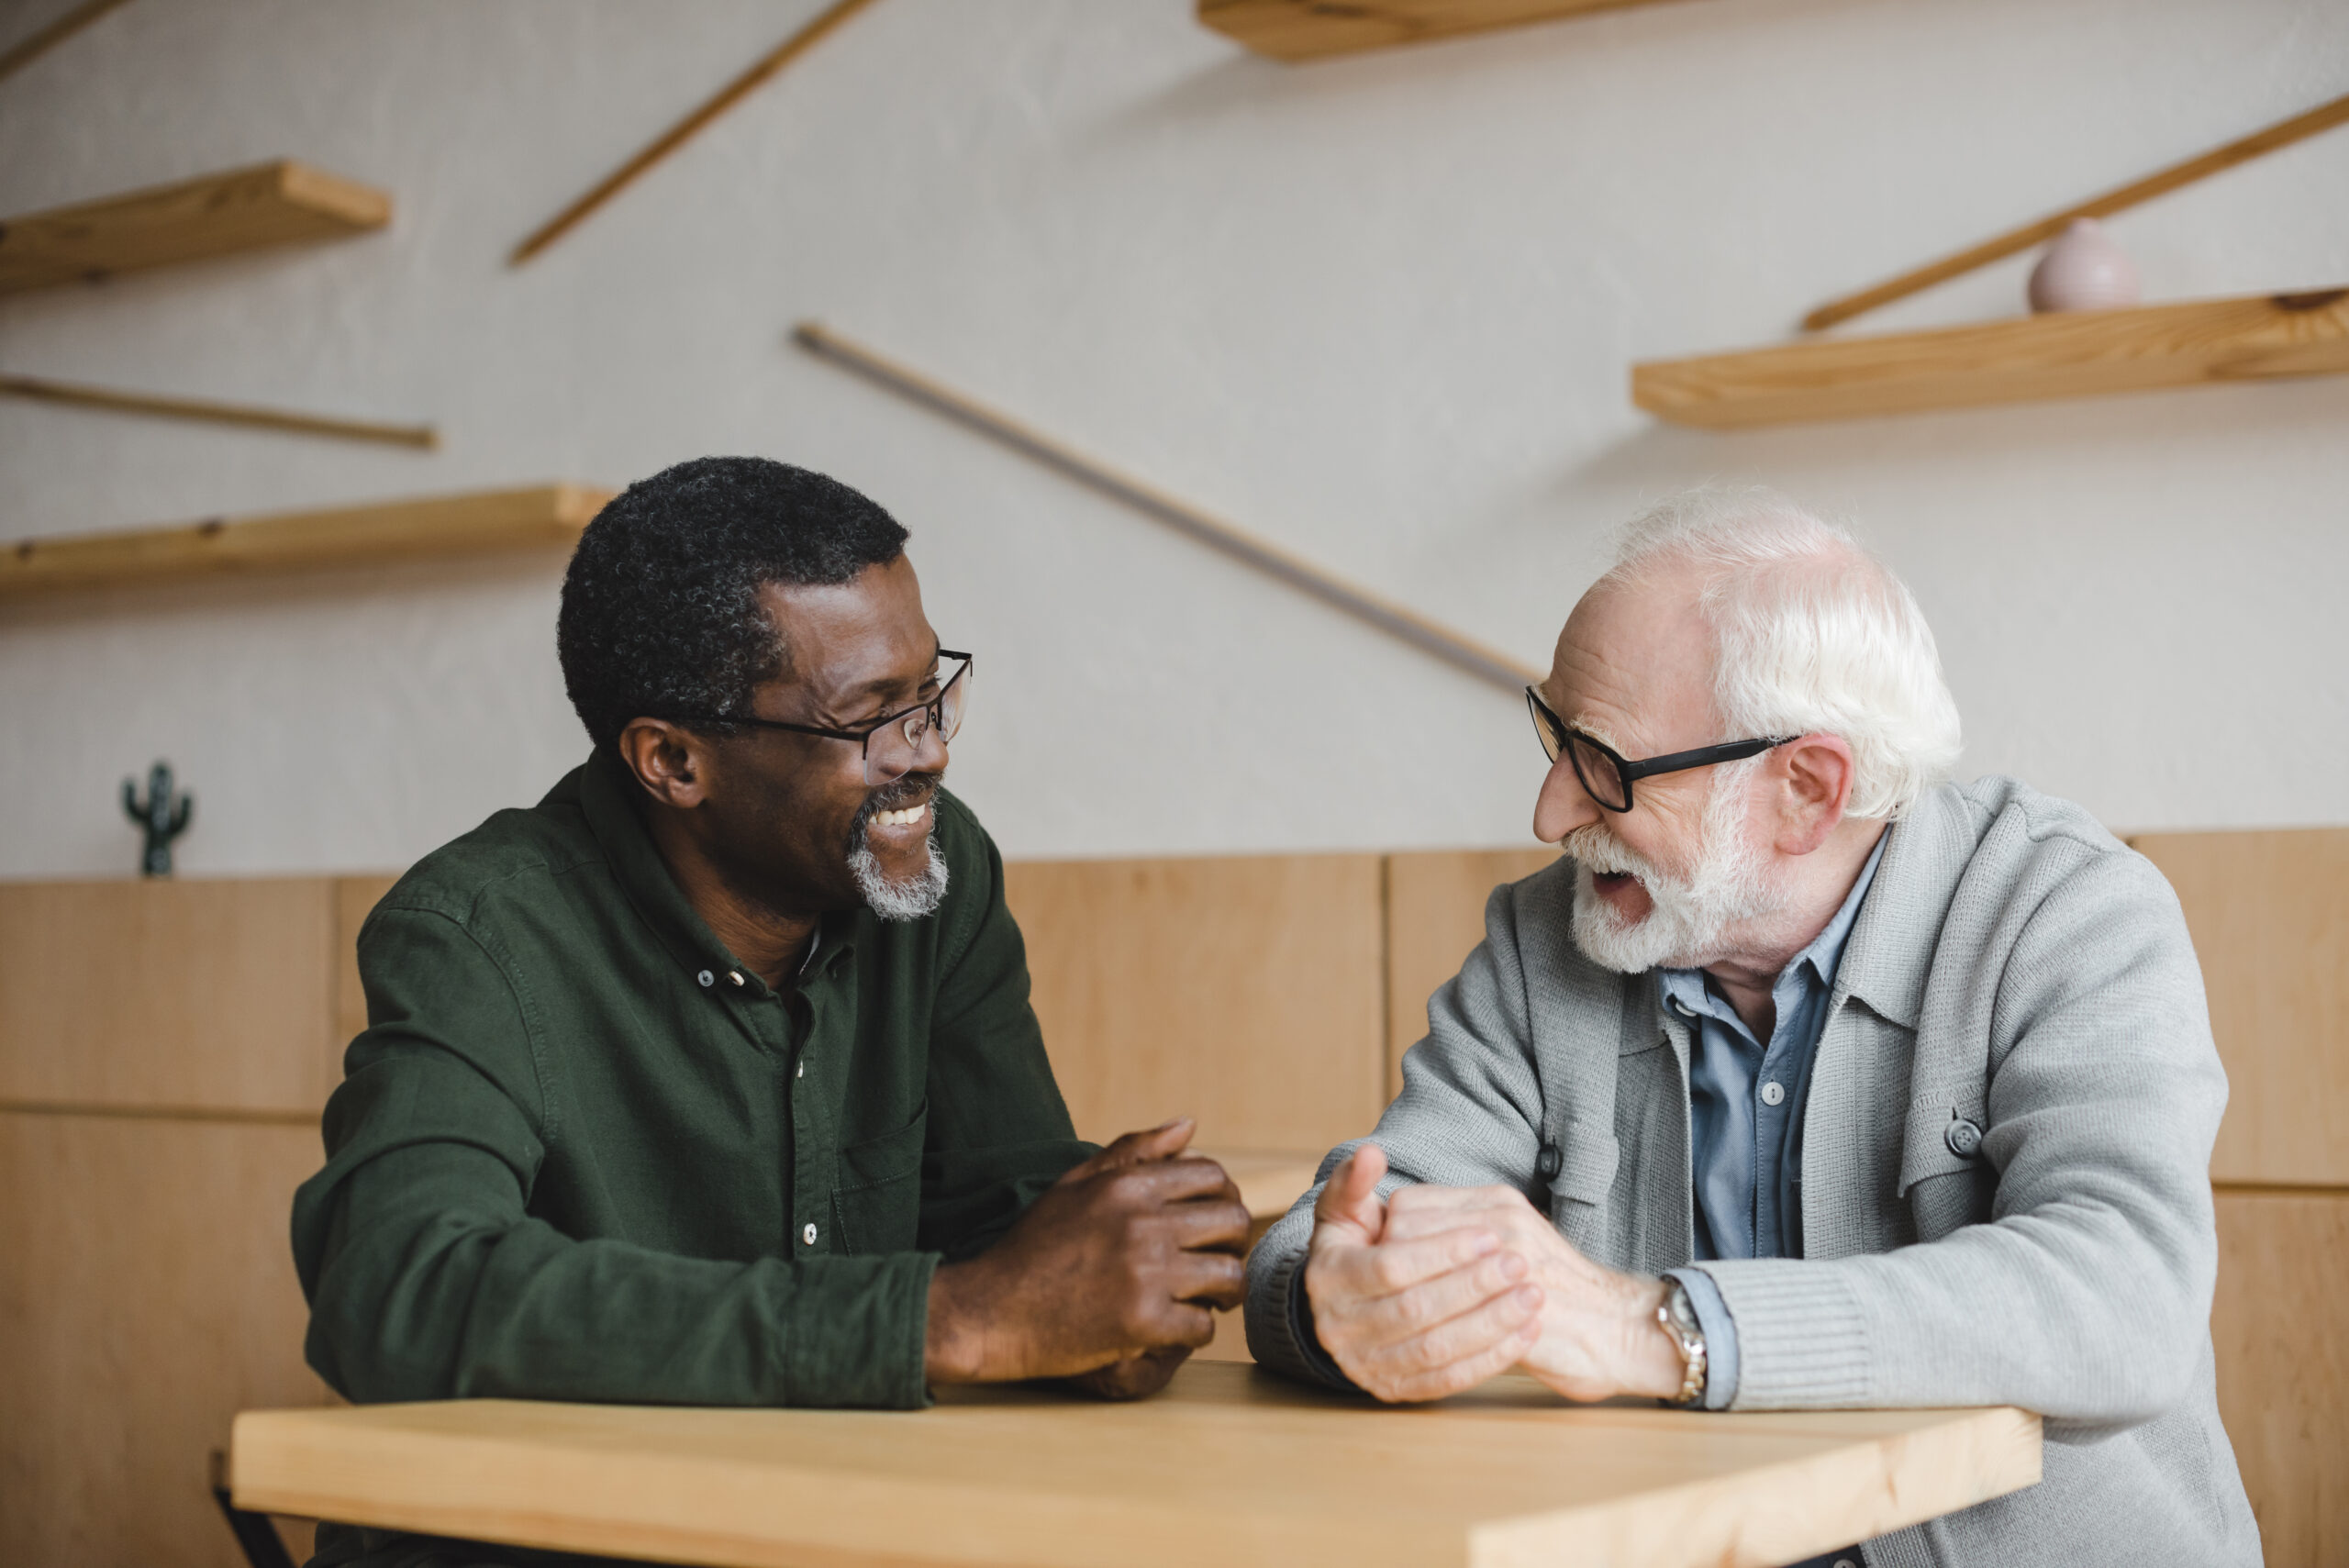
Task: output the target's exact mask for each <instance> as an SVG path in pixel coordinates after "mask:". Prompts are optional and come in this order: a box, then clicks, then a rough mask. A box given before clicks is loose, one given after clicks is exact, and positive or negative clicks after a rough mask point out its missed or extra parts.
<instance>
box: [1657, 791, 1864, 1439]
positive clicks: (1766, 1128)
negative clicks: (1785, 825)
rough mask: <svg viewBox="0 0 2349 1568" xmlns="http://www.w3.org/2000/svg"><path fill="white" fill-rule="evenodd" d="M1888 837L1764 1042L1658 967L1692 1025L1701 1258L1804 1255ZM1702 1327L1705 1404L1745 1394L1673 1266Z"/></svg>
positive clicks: (1702, 1307) (1779, 996)
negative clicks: (1824, 1090) (1843, 975)
mask: <svg viewBox="0 0 2349 1568" xmlns="http://www.w3.org/2000/svg"><path fill="white" fill-rule="evenodd" d="M1891 837H1892V835H1891V834H1890V833H1888V832H1887V833H1886V834H1884V835H1883V836H1882V837H1880V838H1878V839H1877V840H1876V848H1875V849H1874V850H1873V851H1870V852H1869V854H1868V858H1867V863H1866V864H1865V865H1863V866H1862V867H1861V868H1860V874H1859V875H1858V877H1856V878H1855V879H1854V881H1853V883H1852V891H1851V892H1850V893H1848V894H1846V895H1844V897H1843V903H1842V907H1841V908H1839V909H1837V910H1836V911H1835V914H1834V917H1833V918H1831V919H1830V920H1829V921H1828V922H1827V924H1826V926H1825V927H1824V928H1823V929H1821V930H1820V933H1819V935H1818V936H1816V937H1814V938H1812V939H1811V941H1810V945H1809V947H1806V948H1804V949H1803V950H1802V951H1800V952H1798V953H1797V954H1796V955H1795V956H1794V959H1793V962H1789V963H1788V964H1787V967H1786V968H1785V969H1783V970H1781V971H1779V973H1778V978H1777V981H1776V984H1773V985H1772V986H1771V988H1770V997H1771V1000H1772V1001H1773V1002H1775V1003H1776V1007H1777V1020H1776V1025H1775V1026H1774V1027H1773V1028H1772V1029H1771V1031H1770V1041H1769V1044H1768V1045H1767V1046H1765V1045H1764V1044H1763V1043H1762V1042H1761V1041H1759V1040H1755V1039H1754V1038H1753V1030H1752V1029H1747V1028H1746V1027H1745V1020H1744V1019H1742V1018H1739V1017H1738V1016H1737V1009H1736V1008H1734V1007H1732V1006H1730V1004H1729V1001H1728V999H1727V998H1726V997H1724V996H1722V995H1720V993H1719V992H1717V991H1716V990H1714V988H1713V987H1712V985H1711V984H1709V981H1708V980H1707V978H1706V975H1705V972H1704V971H1703V970H1701V969H1666V970H1663V971H1660V972H1659V973H1658V979H1659V980H1660V981H1661V982H1662V984H1663V992H1664V1006H1666V1007H1667V1008H1669V1009H1671V1011H1672V1012H1673V1014H1674V1015H1675V1017H1677V1018H1680V1019H1681V1020H1682V1021H1683V1022H1684V1023H1686V1024H1687V1026H1688V1030H1689V1039H1688V1125H1689V1137H1690V1141H1691V1144H1692V1146H1693V1147H1692V1148H1691V1151H1690V1152H1691V1155H1692V1161H1691V1163H1692V1165H1693V1167H1694V1173H1695V1180H1696V1200H1697V1261H1698V1262H1710V1261H1712V1260H1715V1259H1720V1258H1798V1257H1800V1256H1802V1117H1803V1105H1804V1102H1805V1100H1806V1099H1807V1098H1808V1097H1809V1090H1810V1063H1811V1059H1812V1057H1813V1056H1814V1055H1816V1054H1817V1052H1818V1050H1819V1037H1820V1033H1821V1032H1822V1031H1823V1030H1824V1029H1826V1027H1827V1009H1828V1003H1829V1000H1830V998H1831V996H1832V995H1833V993H1834V990H1835V971H1836V968H1837V966H1838V965H1839V964H1841V963H1842V959H1843V944H1844V943H1845V942H1846V941H1847V940H1850V938H1851V935H1852V926H1853V924H1854V922H1855V921H1856V920H1857V919H1858V918H1859V915H1860V905H1861V903H1862V902H1863V901H1864V900H1865V898H1866V897H1867V892H1868V885H1869V884H1871V883H1873V882H1874V881H1875V880H1876V862H1878V861H1880V860H1882V859H1883V858H1884V846H1885V845H1886V843H1887V842H1888V841H1889V840H1890V839H1891ZM1671 1277H1673V1278H1675V1279H1677V1280H1679V1281H1680V1282H1681V1284H1683V1285H1685V1286H1686V1287H1687V1291H1688V1296H1689V1303H1690V1305H1691V1306H1693V1307H1695V1308H1696V1309H1697V1317H1698V1322H1699V1323H1700V1324H1701V1325H1702V1326H1703V1328H1704V1331H1705V1348H1706V1355H1707V1362H1708V1375H1707V1382H1706V1388H1705V1404H1706V1407H1708V1408H1709V1409H1715V1410H1718V1409H1720V1408H1722V1407H1725V1406H1727V1405H1728V1403H1729V1402H1730V1400H1731V1397H1732V1396H1735V1394H1736V1392H1737V1326H1736V1324H1735V1322H1734V1321H1733V1320H1732V1319H1731V1317H1730V1315H1729V1310H1728V1307H1726V1305H1725V1304H1724V1303H1723V1302H1722V1300H1721V1296H1720V1290H1719V1289H1718V1288H1716V1287H1715V1286H1714V1284H1713V1282H1712V1280H1711V1278H1710V1277H1709V1276H1708V1275H1707V1274H1705V1273H1703V1271H1701V1270H1698V1269H1689V1270H1686V1271H1681V1270H1675V1271H1673V1273H1672V1276H1671Z"/></svg>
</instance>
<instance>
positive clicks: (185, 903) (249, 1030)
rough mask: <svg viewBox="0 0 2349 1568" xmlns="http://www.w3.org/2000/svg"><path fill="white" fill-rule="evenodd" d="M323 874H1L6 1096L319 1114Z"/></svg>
mask: <svg viewBox="0 0 2349 1568" xmlns="http://www.w3.org/2000/svg"><path fill="white" fill-rule="evenodd" d="M334 941H335V922H334V898H333V884H331V883H330V882H328V880H327V879H325V878H318V877H288V878H272V879H266V880H236V881H228V880H222V881H186V882H182V881H153V882H132V881H123V882H85V883H20V884H0V1105H22V1104H26V1103H28V1102H29V1103H41V1104H62V1105H88V1106H109V1107H113V1108H117V1109H144V1110H150V1111H151V1110H193V1111H208V1112H226V1113H238V1114H257V1115H261V1116H264V1117H268V1116H274V1117H276V1118H281V1119H288V1120H296V1121H298V1120H304V1119H306V1118H313V1117H315V1116H316V1115H317V1109H318V1107H319V1106H321V1105H323V1104H324V1103H325V1100H326V1095H327V1091H328V1088H329V1087H330V1086H331V1083H332V1080H331V1079H330V1078H329V1076H328V1074H329V1072H330V1071H331V1070H332V1063H331V1060H330V1058H329V1056H328V1052H327V1051H325V1050H324V1049H322V1048H323V1046H324V1044H325V1040H326V1034H327V1030H328V1027H329V1019H330V1017H331V1013H332V1006H331V1002H330V997H331V994H332V985H333V976H334V973H335V957H334Z"/></svg>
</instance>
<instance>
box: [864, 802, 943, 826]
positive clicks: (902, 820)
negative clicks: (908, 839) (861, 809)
mask: <svg viewBox="0 0 2349 1568" xmlns="http://www.w3.org/2000/svg"><path fill="white" fill-rule="evenodd" d="M929 815H930V802H928V801H926V800H918V801H916V802H914V803H913V804H912V805H911V806H900V807H899V808H898V809H896V810H895V811H876V812H874V814H873V818H872V820H873V825H874V827H876V828H910V827H912V826H913V825H914V824H915V823H917V822H919V821H920V820H921V819H922V818H924V817H928V816H929Z"/></svg>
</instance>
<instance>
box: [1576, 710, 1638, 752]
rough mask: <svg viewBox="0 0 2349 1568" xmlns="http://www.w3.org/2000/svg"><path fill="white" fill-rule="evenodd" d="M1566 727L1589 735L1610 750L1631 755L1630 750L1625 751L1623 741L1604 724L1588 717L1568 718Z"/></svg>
mask: <svg viewBox="0 0 2349 1568" xmlns="http://www.w3.org/2000/svg"><path fill="white" fill-rule="evenodd" d="M1566 728H1568V729H1571V730H1574V731H1575V732H1576V733H1578V734H1582V735H1587V736H1589V737H1590V738H1591V739H1592V740H1596V741H1598V743H1599V744H1600V745H1601V746H1604V747H1606V748H1607V749H1608V750H1609V751H1618V752H1621V753H1622V754H1623V755H1624V756H1626V757H1628V756H1630V755H1631V753H1630V752H1629V751H1623V743H1622V742H1621V741H1620V740H1616V739H1615V737H1614V735H1613V734H1612V733H1610V732H1609V730H1608V728H1607V727H1606V726H1605V725H1603V724H1597V723H1594V722H1592V721H1591V720H1589V719H1587V718H1569V719H1567V720H1566Z"/></svg>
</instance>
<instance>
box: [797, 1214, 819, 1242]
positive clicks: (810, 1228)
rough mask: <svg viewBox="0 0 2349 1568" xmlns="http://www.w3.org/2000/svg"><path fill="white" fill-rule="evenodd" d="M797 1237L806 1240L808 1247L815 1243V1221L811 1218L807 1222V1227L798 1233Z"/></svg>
mask: <svg viewBox="0 0 2349 1568" xmlns="http://www.w3.org/2000/svg"><path fill="white" fill-rule="evenodd" d="M799 1239H800V1240H802V1241H805V1242H807V1245H809V1246H810V1247H812V1246H814V1245H815V1244H816V1222H815V1221H814V1220H812V1219H811V1220H809V1221H808V1222H807V1229H805V1230H802V1231H801V1232H800V1233H799Z"/></svg>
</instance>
